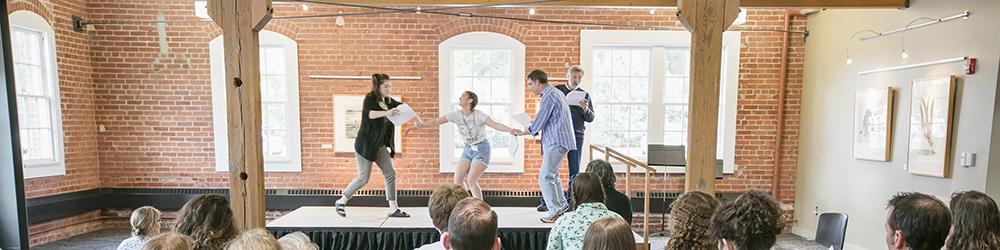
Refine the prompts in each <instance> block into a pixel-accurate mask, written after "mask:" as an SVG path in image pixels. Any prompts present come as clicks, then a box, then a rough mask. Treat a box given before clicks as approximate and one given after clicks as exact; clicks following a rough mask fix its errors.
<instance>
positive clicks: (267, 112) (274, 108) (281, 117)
mask: <svg viewBox="0 0 1000 250" xmlns="http://www.w3.org/2000/svg"><path fill="white" fill-rule="evenodd" d="M285 115H286V110H285V104H283V103H268V104H264V116H263V119H262V122H261V123H262V124H263V127H264V128H266V129H285V126H286V122H287V121H286V119H285Z"/></svg>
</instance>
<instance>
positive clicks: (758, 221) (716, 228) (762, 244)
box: [712, 190, 783, 250]
mask: <svg viewBox="0 0 1000 250" xmlns="http://www.w3.org/2000/svg"><path fill="white" fill-rule="evenodd" d="M782 227H783V225H782V222H781V209H780V208H779V207H778V203H775V202H774V200H772V199H771V197H770V196H768V195H767V194H764V193H762V192H760V191H755V190H751V191H749V192H746V193H744V194H742V195H740V196H739V197H737V198H736V200H733V201H730V202H728V203H726V204H725V205H722V207H721V208H720V209H719V212H718V213H716V214H715V216H713V217H712V233H714V234H715V236H716V237H718V238H719V240H723V241H724V242H726V244H727V245H729V246H732V247H734V248H735V249H740V250H766V249H771V246H774V242H775V241H776V240H777V236H778V234H779V233H781V228H782Z"/></svg>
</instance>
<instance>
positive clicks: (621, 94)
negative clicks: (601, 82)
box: [610, 77, 632, 102]
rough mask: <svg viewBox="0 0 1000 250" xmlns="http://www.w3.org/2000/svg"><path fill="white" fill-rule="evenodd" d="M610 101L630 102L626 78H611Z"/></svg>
mask: <svg viewBox="0 0 1000 250" xmlns="http://www.w3.org/2000/svg"><path fill="white" fill-rule="evenodd" d="M610 87H611V100H610V101H611V102H632V100H629V98H628V97H629V92H628V87H629V84H628V78H624V77H616V78H613V79H611V86H610Z"/></svg>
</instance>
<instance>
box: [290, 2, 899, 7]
mask: <svg viewBox="0 0 1000 250" xmlns="http://www.w3.org/2000/svg"><path fill="white" fill-rule="evenodd" d="M275 1H276V2H278V1H282V0H275ZM296 1H299V0H284V1H282V2H296ZM529 1H530V0H308V1H307V2H314V3H321V2H329V3H343V4H362V5H393V6H409V5H413V6H416V5H419V6H451V5H484V4H507V3H515V2H529ZM909 4H910V1H909V0H742V1H740V6H741V7H746V8H882V9H903V8H907V7H908V6H909ZM532 6H553V7H556V6H561V7H677V0H564V1H555V2H547V3H539V4H532Z"/></svg>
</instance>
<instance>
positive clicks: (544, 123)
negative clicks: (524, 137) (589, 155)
mask: <svg viewBox="0 0 1000 250" xmlns="http://www.w3.org/2000/svg"><path fill="white" fill-rule="evenodd" d="M541 96H542V98H541V99H542V101H541V103H540V104H539V105H538V115H536V116H535V121H534V122H531V126H530V127H528V131H529V132H531V134H533V135H538V132H542V146H543V147H548V146H553V145H556V146H562V147H564V148H566V150H576V137H575V136H574V135H573V118H572V117H571V114H570V112H569V105H566V96H565V95H564V94H563V93H562V91H559V90H558V89H556V88H555V87H552V86H549V85H546V86H545V90H542V94H541Z"/></svg>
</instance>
